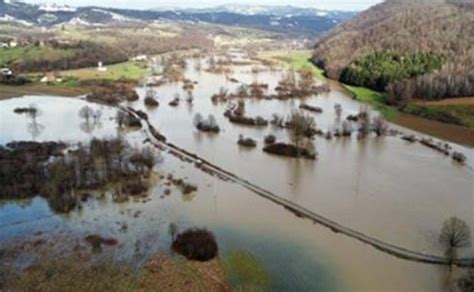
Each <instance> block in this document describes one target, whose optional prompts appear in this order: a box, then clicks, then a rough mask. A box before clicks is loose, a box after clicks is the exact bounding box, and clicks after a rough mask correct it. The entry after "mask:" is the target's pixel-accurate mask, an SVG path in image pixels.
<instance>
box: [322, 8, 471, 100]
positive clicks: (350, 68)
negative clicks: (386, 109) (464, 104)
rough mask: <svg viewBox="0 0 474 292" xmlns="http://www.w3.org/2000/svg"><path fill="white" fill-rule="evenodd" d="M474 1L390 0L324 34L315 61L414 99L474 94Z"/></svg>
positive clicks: (344, 76)
mask: <svg viewBox="0 0 474 292" xmlns="http://www.w3.org/2000/svg"><path fill="white" fill-rule="evenodd" d="M473 23H474V2H468V1H465V0H413V1H403V0H387V1H385V2H384V3H381V4H378V5H376V6H374V7H372V8H370V9H368V10H366V11H364V12H362V13H361V14H359V15H357V16H356V17H354V18H353V19H351V20H348V21H346V22H345V23H343V24H342V25H340V26H338V27H336V28H335V29H333V30H332V31H330V32H329V33H328V34H326V35H325V36H323V37H322V38H321V39H320V40H319V41H318V42H317V43H316V45H315V49H314V55H313V61H314V63H315V64H317V65H319V66H320V67H322V68H323V69H324V70H325V72H326V74H327V75H328V76H329V77H330V78H333V79H339V80H341V81H342V82H345V83H347V84H350V85H357V86H365V87H369V88H372V89H375V90H379V91H387V92H388V95H389V98H388V102H389V103H391V104H395V105H399V106H404V105H406V104H407V103H408V101H409V100H410V99H412V98H413V97H415V98H420V99H442V98H447V97H462V96H474V47H473V41H472V40H473V39H474V25H472V24H473Z"/></svg>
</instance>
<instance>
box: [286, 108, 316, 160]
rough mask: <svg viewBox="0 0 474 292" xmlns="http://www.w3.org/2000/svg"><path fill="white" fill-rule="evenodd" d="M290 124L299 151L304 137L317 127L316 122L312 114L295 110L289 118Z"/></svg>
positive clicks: (292, 136)
mask: <svg viewBox="0 0 474 292" xmlns="http://www.w3.org/2000/svg"><path fill="white" fill-rule="evenodd" d="M288 125H289V127H290V129H291V133H292V135H291V138H292V140H293V142H294V143H295V145H296V147H297V148H298V151H299V150H300V149H299V148H300V147H301V145H302V144H303V142H304V138H305V137H308V136H311V133H312V132H313V130H314V129H315V128H316V122H315V121H314V118H313V117H312V116H309V115H305V114H303V113H301V112H299V111H296V110H295V111H293V112H292V113H291V115H290V117H289V119H288Z"/></svg>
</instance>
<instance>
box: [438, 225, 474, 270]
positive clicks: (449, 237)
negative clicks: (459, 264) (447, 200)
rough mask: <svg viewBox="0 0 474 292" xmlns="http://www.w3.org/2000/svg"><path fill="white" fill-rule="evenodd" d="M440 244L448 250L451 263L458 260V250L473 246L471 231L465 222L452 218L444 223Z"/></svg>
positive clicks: (447, 253)
mask: <svg viewBox="0 0 474 292" xmlns="http://www.w3.org/2000/svg"><path fill="white" fill-rule="evenodd" d="M439 242H440V243H441V244H442V245H443V246H444V247H445V248H446V255H447V256H448V258H449V260H450V262H451V263H452V261H453V260H454V259H455V258H456V252H457V249H458V248H462V247H468V246H470V245H471V231H470V230H469V226H468V225H467V223H466V222H464V221H463V220H461V219H459V218H457V217H451V218H449V219H447V220H445V221H444V222H443V227H442V228H441V233H440V235H439Z"/></svg>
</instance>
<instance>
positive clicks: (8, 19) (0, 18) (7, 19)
mask: <svg viewBox="0 0 474 292" xmlns="http://www.w3.org/2000/svg"><path fill="white" fill-rule="evenodd" d="M0 22H12V23H17V24H21V25H24V26H32V25H33V23H31V22H28V21H25V20H22V19H17V18H15V17H13V16H10V15H8V14H5V15H4V16H0Z"/></svg>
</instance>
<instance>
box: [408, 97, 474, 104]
mask: <svg viewBox="0 0 474 292" xmlns="http://www.w3.org/2000/svg"><path fill="white" fill-rule="evenodd" d="M416 103H417V104H419V105H465V104H470V105H474V97H459V98H447V99H443V100H438V101H417V102H416Z"/></svg>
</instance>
